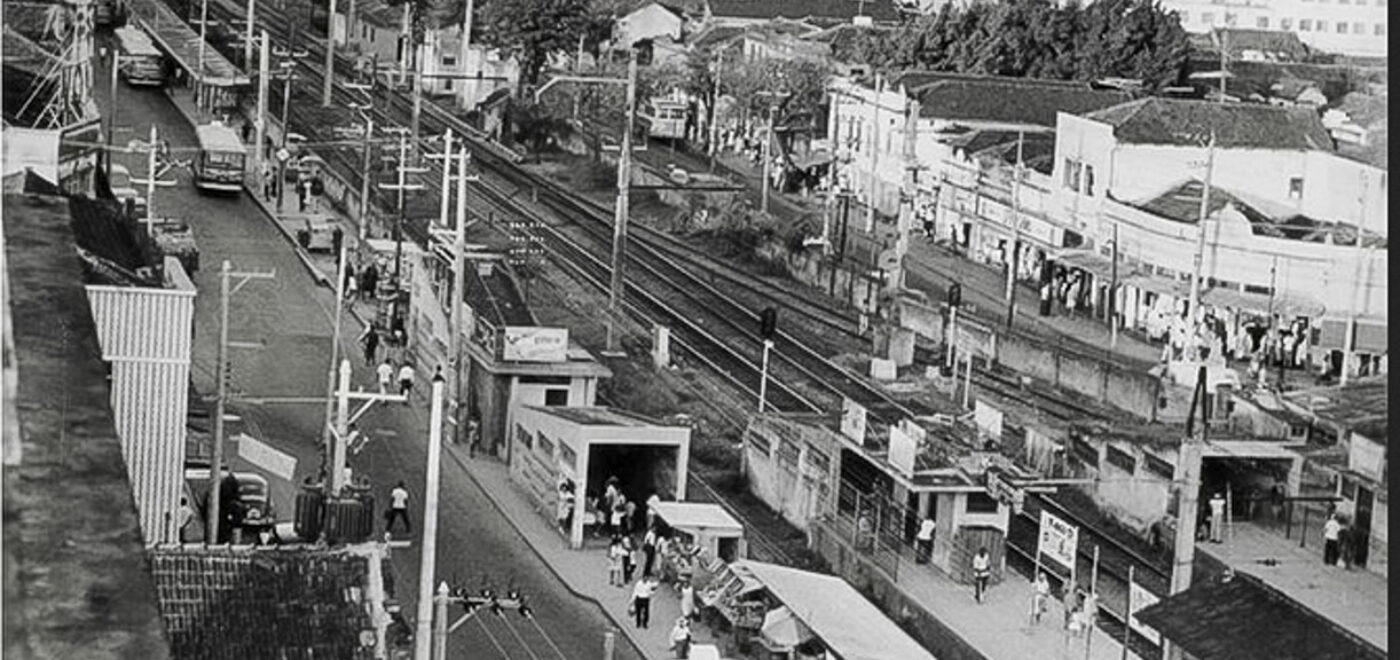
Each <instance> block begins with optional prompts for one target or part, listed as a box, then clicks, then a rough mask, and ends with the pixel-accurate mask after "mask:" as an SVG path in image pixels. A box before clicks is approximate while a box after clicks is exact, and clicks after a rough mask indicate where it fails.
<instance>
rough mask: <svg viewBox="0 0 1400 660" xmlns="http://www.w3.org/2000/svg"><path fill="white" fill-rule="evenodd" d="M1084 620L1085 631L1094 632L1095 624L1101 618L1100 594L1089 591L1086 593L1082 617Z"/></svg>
mask: <svg viewBox="0 0 1400 660" xmlns="http://www.w3.org/2000/svg"><path fill="white" fill-rule="evenodd" d="M1080 618H1081V619H1082V620H1083V622H1084V631H1085V632H1086V633H1088V634H1093V631H1094V625H1095V624H1096V623H1097V622H1098V620H1099V595H1098V594H1096V593H1094V592H1092V591H1091V592H1089V593H1087V594H1085V595H1084V608H1083V610H1082V612H1081V617H1080Z"/></svg>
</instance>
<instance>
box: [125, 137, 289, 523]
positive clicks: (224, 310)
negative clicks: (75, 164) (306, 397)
mask: <svg viewBox="0 0 1400 660" xmlns="http://www.w3.org/2000/svg"><path fill="white" fill-rule="evenodd" d="M152 131H154V129H152ZM149 203H150V202H149V201H148V202H147V204H149ZM276 276H277V272H276V271H272V272H268V273H236V272H233V265H232V264H230V263H229V261H228V260H227V259H225V260H224V263H223V266H222V267H221V268H220V270H219V363H218V364H217V365H215V368H214V379H215V381H216V386H217V388H218V390H217V394H216V395H215V396H216V398H215V403H214V451H213V456H211V457H210V463H209V518H208V520H207V521H206V522H205V528H204V544H205V545H214V544H216V543H218V541H219V539H218V535H219V490H220V486H221V483H220V482H221V481H222V477H223V464H224V406H225V402H226V401H227V399H228V379H229V360H228V349H229V347H230V346H234V344H230V343H229V340H228V299H229V297H230V296H232V295H233V294H235V293H238V290H239V289H242V288H243V285H245V284H247V283H248V282H249V281H250V280H270V279H273V278H274V277H276ZM234 277H237V278H239V282H238V284H237V285H236V286H234V287H233V288H232V290H230V288H229V279H230V278H234ZM237 346H239V347H246V346H247V345H244V344H238V345H237Z"/></svg>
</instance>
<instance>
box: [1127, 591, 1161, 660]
mask: <svg viewBox="0 0 1400 660" xmlns="http://www.w3.org/2000/svg"><path fill="white" fill-rule="evenodd" d="M1128 600H1129V602H1130V603H1132V610H1131V611H1130V612H1129V616H1128V625H1130V626H1132V628H1133V630H1134V631H1135V632H1137V634H1139V635H1142V636H1143V637H1146V638H1147V639H1149V640H1151V641H1152V643H1153V644H1156V645H1158V646H1161V645H1162V636H1161V635H1160V634H1158V633H1157V631H1156V630H1155V629H1153V628H1152V626H1149V625H1147V624H1145V623H1143V622H1141V621H1138V619H1137V613H1138V612H1141V611H1142V609H1143V608H1145V607H1151V606H1152V605H1155V604H1156V603H1157V601H1158V600H1161V599H1159V598H1157V596H1155V595H1154V594H1153V593H1152V592H1150V591H1148V590H1146V589H1144V588H1142V585H1140V584H1138V583H1137V582H1133V583H1132V584H1131V585H1128Z"/></svg>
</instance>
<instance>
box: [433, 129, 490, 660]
mask: <svg viewBox="0 0 1400 660" xmlns="http://www.w3.org/2000/svg"><path fill="white" fill-rule="evenodd" d="M459 149H460V154H459V155H458V157H457V170H458V173H457V177H458V178H457V231H456V233H455V234H454V235H453V237H452V313H451V314H450V315H449V318H450V324H451V327H452V337H451V338H450V339H449V340H448V343H447V350H448V354H449V357H448V360H449V361H450V362H449V365H450V366H451V369H450V370H449V373H450V374H451V378H452V381H451V387H452V390H451V391H452V411H451V412H452V419H453V420H454V421H455V424H454V425H453V432H452V439H453V441H454V442H460V440H461V433H462V431H463V429H465V428H466V423H467V419H466V416H467V415H466V413H467V407H466V406H465V405H462V402H463V401H464V397H463V395H462V383H463V380H464V379H463V378H462V332H463V330H464V328H463V327H462V326H463V325H464V324H465V323H466V318H465V317H466V312H465V310H464V306H465V302H464V300H465V298H466V288H467V277H466V275H467V258H466V247H467V245H466V243H467V182H469V181H478V180H480V177H476V176H471V177H469V176H467V161H468V160H469V159H470V154H469V152H468V151H467V145H465V144H463V145H462V146H461V147H459ZM440 657H442V658H444V659H445V658H446V656H440Z"/></svg>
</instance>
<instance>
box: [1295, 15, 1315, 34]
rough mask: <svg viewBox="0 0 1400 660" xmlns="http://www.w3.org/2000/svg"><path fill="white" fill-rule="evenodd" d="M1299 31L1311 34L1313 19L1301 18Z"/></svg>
mask: <svg viewBox="0 0 1400 660" xmlns="http://www.w3.org/2000/svg"><path fill="white" fill-rule="evenodd" d="M1298 31H1299V32H1310V31H1312V19H1308V18H1300V19H1298Z"/></svg>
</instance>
